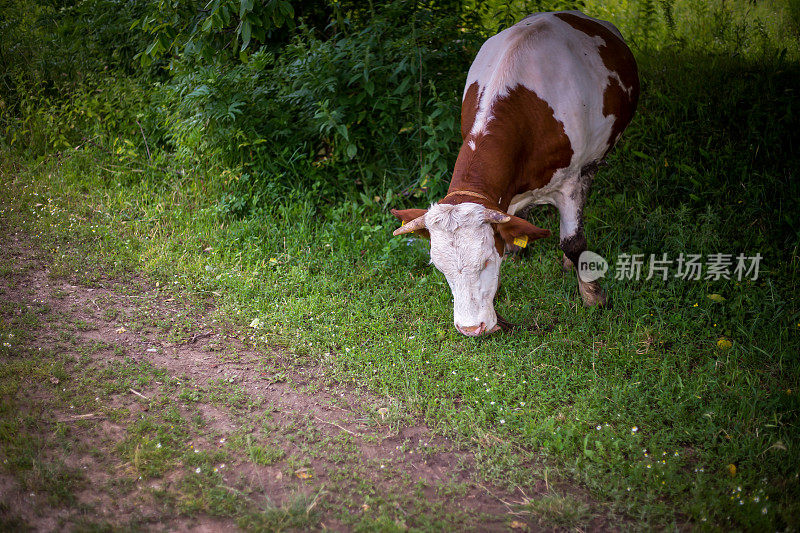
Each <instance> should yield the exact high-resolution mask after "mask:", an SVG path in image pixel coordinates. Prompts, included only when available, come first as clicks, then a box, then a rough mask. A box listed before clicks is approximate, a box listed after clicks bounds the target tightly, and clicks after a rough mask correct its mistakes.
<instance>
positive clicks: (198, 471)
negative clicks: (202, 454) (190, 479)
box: [194, 466, 200, 474]
mask: <svg viewBox="0 0 800 533" xmlns="http://www.w3.org/2000/svg"><path fill="white" fill-rule="evenodd" d="M194 471H195V473H197V474H199V473H200V467H199V466H198V467H197V468H195V469H194Z"/></svg>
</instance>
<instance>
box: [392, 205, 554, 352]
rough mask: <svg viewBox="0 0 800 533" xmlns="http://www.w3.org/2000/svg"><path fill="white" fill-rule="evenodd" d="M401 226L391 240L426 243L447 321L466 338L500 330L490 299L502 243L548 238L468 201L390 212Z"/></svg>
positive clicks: (523, 223) (526, 224) (497, 282)
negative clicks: (442, 286) (446, 289)
mask: <svg viewBox="0 0 800 533" xmlns="http://www.w3.org/2000/svg"><path fill="white" fill-rule="evenodd" d="M392 214H393V215H394V216H396V217H397V218H399V219H400V220H401V221H403V225H402V226H401V227H399V228H397V229H396V230H395V231H394V234H395V235H401V234H403V233H411V232H416V233H417V234H418V235H421V236H424V237H428V238H430V240H431V262H432V263H433V264H434V266H435V267H436V268H437V269H439V271H441V272H442V274H444V277H445V278H447V283H448V284H449V285H450V290H451V291H452V293H453V322H454V323H455V326H456V329H457V330H458V331H459V332H461V333H463V334H464V335H468V336H470V337H477V336H478V335H482V334H485V333H494V332H495V331H497V330H498V329H500V327H499V325H498V324H497V314H496V313H495V311H494V295H495V293H496V292H497V288H498V286H499V285H500V262H501V261H502V259H503V251H504V248H505V245H506V244H509V245H511V244H514V241H515V240H516V242H517V244H518V245H519V244H522V243H527V241H528V240H532V239H540V238H542V237H547V236H549V235H550V231H549V230H545V229H541V228H537V227H536V226H534V225H533V224H531V223H530V222H527V221H525V220H523V219H521V218H519V217H515V216H511V215H507V214H505V213H502V212H500V211H495V210H493V209H488V208H486V207H484V206H482V205H480V204H475V203H471V202H466V203H461V204H457V205H448V204H433V205H432V206H431V207H430V209H428V210H427V211H425V210H424V209H405V210H396V209H392Z"/></svg>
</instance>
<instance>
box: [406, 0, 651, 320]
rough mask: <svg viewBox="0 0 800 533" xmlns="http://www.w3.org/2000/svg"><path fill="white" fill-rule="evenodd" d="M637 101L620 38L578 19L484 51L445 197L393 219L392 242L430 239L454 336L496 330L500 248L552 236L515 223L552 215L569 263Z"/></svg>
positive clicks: (523, 27)
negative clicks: (608, 158) (601, 173)
mask: <svg viewBox="0 0 800 533" xmlns="http://www.w3.org/2000/svg"><path fill="white" fill-rule="evenodd" d="M638 97H639V76H638V72H637V68H636V62H635V60H634V58H633V54H632V53H631V51H630V49H629V48H628V47H627V45H626V44H625V42H624V41H623V39H622V35H620V33H619V31H618V30H617V29H616V28H615V27H614V26H613V25H612V24H611V23H609V22H605V21H602V20H597V19H593V18H591V17H588V16H586V15H584V14H583V13H581V12H579V11H566V12H558V13H536V14H534V15H530V16H529V17H527V18H525V19H524V20H522V21H521V22H519V23H518V24H516V25H514V26H512V27H510V28H508V29H507V30H505V31H502V32H500V33H499V34H497V35H495V36H494V37H492V38H490V39H489V40H487V41H486V42H485V43H484V44H483V46H482V47H481V49H480V52H478V56H477V57H476V58H475V61H474V62H473V63H472V66H471V67H470V69H469V74H468V75H467V83H466V87H465V89H464V95H463V101H462V107H461V136H462V138H463V141H464V142H463V144H462V146H461V151H460V152H459V154H458V158H457V160H456V164H455V169H454V171H453V178H452V180H451V182H450V188H449V192H448V194H447V196H445V197H444V198H442V199H441V200H440V201H439V202H437V203H435V204H433V205H431V206H430V208H429V209H427V210H424V209H406V210H392V213H393V214H394V215H395V216H396V217H397V218H399V219H400V220H402V221H403V225H402V226H401V227H400V228H398V229H397V230H395V232H394V234H395V235H400V234H402V233H409V232H412V231H413V232H417V233H418V234H421V235H424V236H426V237H430V240H431V262H432V263H433V264H434V265H435V266H436V268H438V269H439V270H440V271H441V272H442V273H443V274H444V275H445V278H447V282H448V284H449V285H450V289H451V290H452V292H453V303H454V306H453V307H454V322H455V326H456V328H457V329H458V331H460V332H461V333H463V334H465V335H470V336H477V335H481V334H483V333H491V332H494V331H497V330H498V329H499V328H500V325H501V324H503V325H504V324H505V323H504V322H503V321H502V319H501V320H500V324H498V316H497V314H496V313H495V310H494V303H493V301H494V296H495V293H496V292H497V288H498V286H499V281H500V263H501V261H502V258H503V252H504V250H505V248H506V247H507V246H510V245H512V244H514V243H515V242H516V244H517V245H523V246H524V244H525V243H527V241H528V240H529V239H539V238H542V237H547V236H549V235H550V232H549V231H548V230H545V229H541V228H537V227H536V226H534V225H533V224H531V223H529V222H527V221H526V220H523V219H522V218H519V217H516V216H514V214H515V213H517V212H519V211H520V210H521V209H523V208H525V207H526V206H529V205H531V204H551V205H554V206H555V207H557V208H558V210H559V213H560V230H561V241H560V244H561V249H562V250H563V251H564V263H565V265H567V266H570V265H572V264H575V265H577V264H578V258H579V256H580V255H581V253H583V252H584V251H585V250H586V238H585V237H584V234H583V220H582V210H583V205H584V203H585V202H586V197H587V194H588V191H589V186H590V184H591V182H592V177H593V175H594V172H595V169H596V168H597V164H598V162H600V161H601V160H602V159H603V157H604V156H605V155H606V154H607V153H608V152H609V150H611V148H612V147H613V146H614V144H615V143H616V142H617V140H618V139H619V137H620V135H621V134H622V131H623V130H624V129H625V127H626V126H627V125H628V123H629V122H630V120H631V118H632V117H633V113H634V111H635V109H636V103H637V101H638ZM578 286H579V289H580V293H581V296H582V298H583V301H584V303H585V304H586V305H603V304H605V303H606V298H605V295H604V293H603V291H602V290H601V289H600V286H599V285H598V283H597V281H591V282H590V281H584V280H582V279H580V276H579V277H578Z"/></svg>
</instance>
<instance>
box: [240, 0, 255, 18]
mask: <svg viewBox="0 0 800 533" xmlns="http://www.w3.org/2000/svg"><path fill="white" fill-rule="evenodd" d="M252 10H253V0H242V1H241V3H240V4H239V18H242V17H244V15H245V13H250V12H251V11H252Z"/></svg>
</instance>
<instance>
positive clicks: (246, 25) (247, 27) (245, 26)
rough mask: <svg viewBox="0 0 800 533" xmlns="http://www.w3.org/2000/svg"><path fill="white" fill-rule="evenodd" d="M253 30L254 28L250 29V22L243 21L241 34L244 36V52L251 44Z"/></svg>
mask: <svg viewBox="0 0 800 533" xmlns="http://www.w3.org/2000/svg"><path fill="white" fill-rule="evenodd" d="M251 30H252V28H251V27H250V21H249V20H243V21H242V33H241V35H242V50H244V49H245V48H247V45H249V44H250V32H251Z"/></svg>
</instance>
